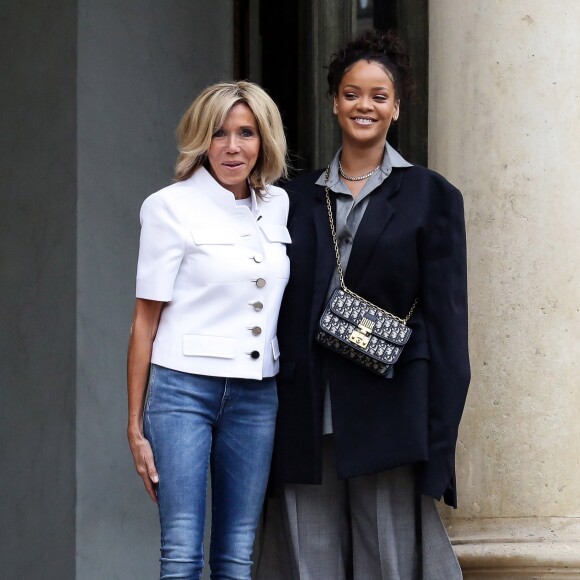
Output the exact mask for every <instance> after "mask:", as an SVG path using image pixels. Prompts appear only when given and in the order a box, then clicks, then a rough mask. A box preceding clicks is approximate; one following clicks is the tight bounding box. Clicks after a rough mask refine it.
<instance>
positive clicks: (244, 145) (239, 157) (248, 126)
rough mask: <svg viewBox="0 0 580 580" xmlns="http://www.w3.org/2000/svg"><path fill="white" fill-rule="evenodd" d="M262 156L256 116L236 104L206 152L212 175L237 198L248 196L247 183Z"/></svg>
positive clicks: (246, 108)
mask: <svg viewBox="0 0 580 580" xmlns="http://www.w3.org/2000/svg"><path fill="white" fill-rule="evenodd" d="M259 154H260V133H259V131H258V124H257V122H256V117H255V116H254V113H252V110H251V109H250V107H248V105H246V104H245V103H238V104H237V105H234V106H233V107H232V108H231V109H230V112H229V113H228V114H227V116H226V119H225V121H224V124H223V125H222V126H221V127H220V128H219V129H218V130H217V131H216V132H215V133H214V134H213V136H212V138H211V145H210V146H209V150H208V152H207V158H208V161H209V172H210V173H211V174H212V176H213V178H214V179H215V180H216V181H217V182H218V183H219V184H220V185H221V186H222V187H224V188H225V189H228V190H229V191H231V192H232V193H233V194H234V196H235V197H236V198H238V199H239V198H243V197H247V196H248V195H249V187H248V183H247V179H248V176H249V175H250V173H252V170H253V169H254V167H255V165H256V162H257V161H258V156H259Z"/></svg>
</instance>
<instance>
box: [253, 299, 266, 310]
mask: <svg viewBox="0 0 580 580" xmlns="http://www.w3.org/2000/svg"><path fill="white" fill-rule="evenodd" d="M252 306H253V307H254V310H255V311H256V312H260V310H262V308H264V305H263V304H262V303H261V302H260V301H259V300H258V301H256V302H254V303H253V304H252Z"/></svg>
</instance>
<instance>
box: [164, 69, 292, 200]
mask: <svg viewBox="0 0 580 580" xmlns="http://www.w3.org/2000/svg"><path fill="white" fill-rule="evenodd" d="M239 103H244V104H246V105H247V106H248V107H249V108H250V109H251V110H252V113H253V114H254V117H255V118H256V123H257V125H258V132H259V133H260V153H259V155H258V160H257V162H256V165H255V167H254V169H253V170H252V172H251V173H250V177H249V181H250V186H251V187H252V188H254V190H255V191H256V194H257V195H258V196H260V197H263V195H264V190H265V188H266V186H267V185H270V184H271V183H273V182H274V181H276V180H277V179H279V178H280V177H286V176H287V172H288V169H287V164H286V136H285V135H284V127H283V125H282V118H281V117H280V111H278V107H277V106H276V104H275V103H274V101H273V100H272V99H271V98H270V96H269V95H268V94H267V93H266V91H264V89H262V88H261V87H259V86H258V85H256V84H254V83H250V82H248V81H237V82H232V83H217V84H215V85H212V86H210V87H207V88H206V89H205V90H204V91H202V93H201V94H200V95H199V96H198V97H197V99H195V101H193V103H192V104H191V106H190V107H189V109H188V110H187V111H186V113H185V115H183V117H182V118H181V121H180V122H179V125H178V126H177V131H176V136H177V145H178V149H179V157H178V158H177V163H176V164H175V179H176V180H177V181H183V180H184V179H187V178H189V177H190V176H191V175H192V174H193V172H194V171H195V170H196V169H197V168H198V167H199V166H200V165H203V164H204V163H205V161H206V160H207V152H208V150H209V147H210V145H211V140H212V136H213V135H214V133H215V132H216V131H217V130H218V129H219V128H220V127H221V126H222V125H223V124H224V123H225V120H226V117H227V115H228V113H229V112H230V110H231V109H232V107H233V106H234V105H237V104H239Z"/></svg>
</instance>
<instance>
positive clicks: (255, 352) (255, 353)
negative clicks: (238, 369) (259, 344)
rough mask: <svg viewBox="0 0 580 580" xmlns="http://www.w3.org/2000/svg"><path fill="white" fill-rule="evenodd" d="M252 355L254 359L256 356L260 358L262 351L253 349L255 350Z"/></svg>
mask: <svg viewBox="0 0 580 580" xmlns="http://www.w3.org/2000/svg"><path fill="white" fill-rule="evenodd" d="M250 356H251V357H252V358H254V359H255V358H260V353H259V352H258V351H257V350H253V351H252V352H251V353H250Z"/></svg>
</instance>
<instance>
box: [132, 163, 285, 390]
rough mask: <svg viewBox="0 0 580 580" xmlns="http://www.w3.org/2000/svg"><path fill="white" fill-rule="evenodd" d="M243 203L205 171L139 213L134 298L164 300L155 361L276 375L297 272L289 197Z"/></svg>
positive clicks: (277, 192)
mask: <svg viewBox="0 0 580 580" xmlns="http://www.w3.org/2000/svg"><path fill="white" fill-rule="evenodd" d="M251 199H252V207H251V209H250V208H249V207H247V206H238V205H236V202H235V200H234V196H233V195H232V193H231V192H230V191H228V190H226V189H224V188H222V187H221V186H220V185H219V184H218V183H217V182H216V181H215V180H214V179H213V177H212V176H211V175H210V173H209V172H208V171H207V170H206V169H204V168H203V167H201V168H199V169H198V170H197V171H196V172H195V173H194V174H193V175H192V176H191V177H190V178H189V179H187V180H185V181H180V182H178V183H175V184H173V185H170V186H169V187H166V188H164V189H162V190H160V191H158V192H157V193H154V194H153V195H151V196H149V197H148V198H147V199H146V200H145V202H144V203H143V206H142V208H141V240H140V245H139V262H138V266H137V298H145V299H149V300H159V301H163V302H167V304H166V305H165V307H164V308H163V310H162V313H161V319H160V321H159V328H158V330H157V335H156V337H155V341H154V343H153V354H152V358H151V361H152V362H153V363H155V364H158V365H161V366H164V367H168V368H171V369H175V370H179V371H183V372H188V373H195V374H202V375H210V376H221V377H237V378H249V379H261V378H263V377H270V376H273V375H275V374H276V373H277V372H278V366H279V363H278V357H279V354H280V353H279V350H278V340H277V338H276V325H277V322H278V311H279V309H280V302H281V301H282V295H283V293H284V289H285V287H286V284H287V282H288V276H289V272H290V267H289V261H288V257H287V256H286V245H285V244H289V243H290V234H289V233H288V230H287V228H286V220H287V217H288V196H287V194H286V192H285V191H284V190H283V189H280V188H279V187H274V186H270V187H268V188H267V191H266V198H265V199H264V200H260V199H259V198H257V197H256V195H255V193H254V192H253V191H252V192H251Z"/></svg>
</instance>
